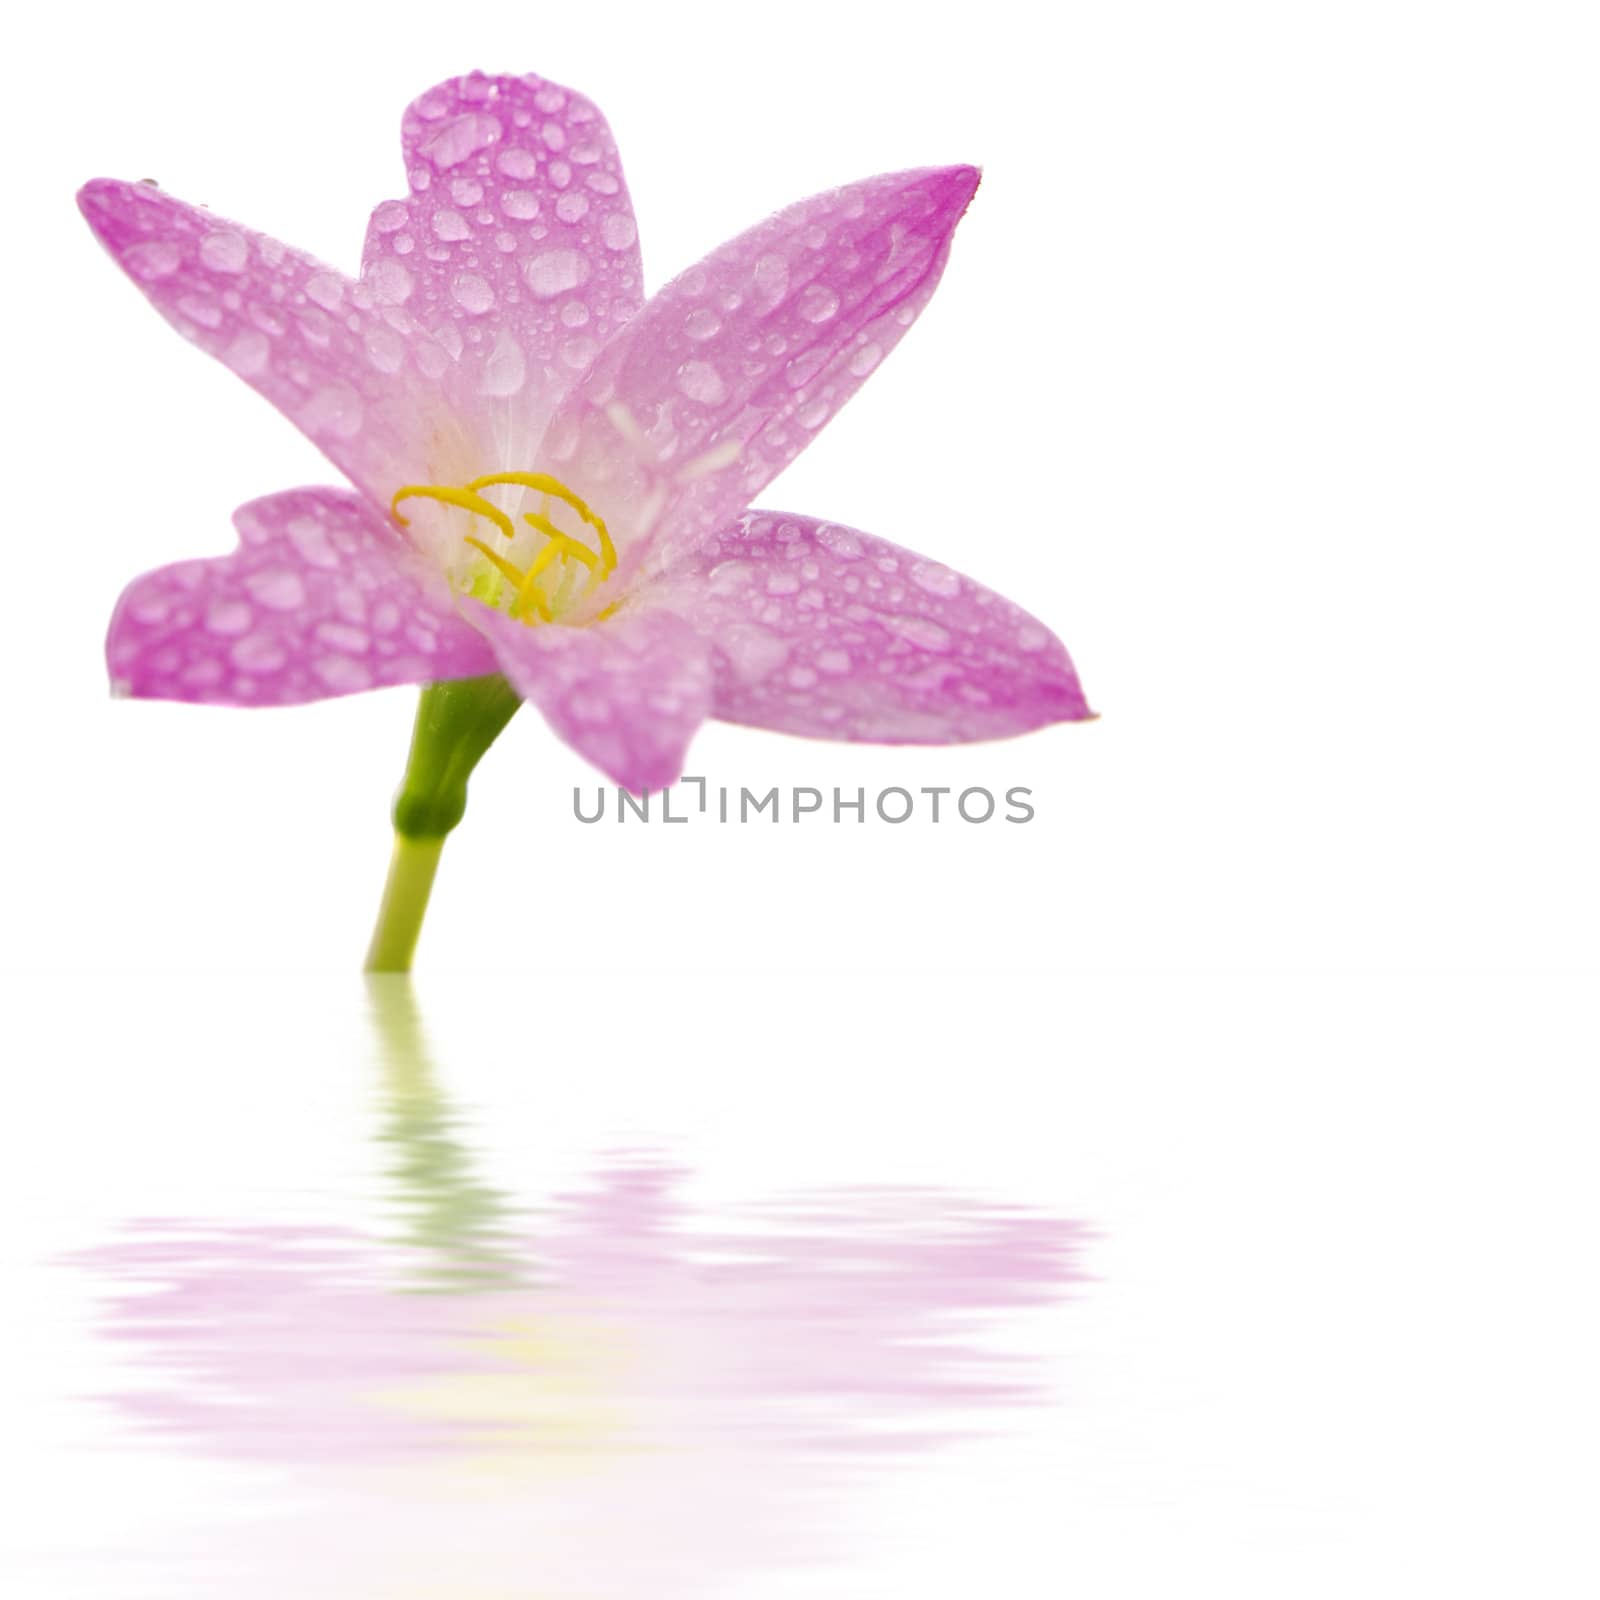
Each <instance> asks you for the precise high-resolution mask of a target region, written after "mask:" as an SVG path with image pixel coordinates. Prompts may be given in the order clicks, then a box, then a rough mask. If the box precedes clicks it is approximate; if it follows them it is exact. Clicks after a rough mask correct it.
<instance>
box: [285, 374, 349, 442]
mask: <svg viewBox="0 0 1600 1600" xmlns="http://www.w3.org/2000/svg"><path fill="white" fill-rule="evenodd" d="M362 415H363V412H362V405H361V396H360V395H358V394H357V393H356V392H355V390H354V389H352V388H351V387H350V385H349V384H347V383H335V384H329V385H328V387H327V388H325V389H318V390H317V392H316V393H315V394H314V395H312V397H311V400H310V402H309V404H308V405H307V406H306V408H305V410H304V411H303V412H301V414H300V421H301V425H302V426H303V427H304V428H305V430H306V432H307V433H310V434H319V433H322V434H328V435H330V436H331V437H332V438H335V439H353V438H355V436H356V435H357V434H358V433H360V432H361V422H362Z"/></svg>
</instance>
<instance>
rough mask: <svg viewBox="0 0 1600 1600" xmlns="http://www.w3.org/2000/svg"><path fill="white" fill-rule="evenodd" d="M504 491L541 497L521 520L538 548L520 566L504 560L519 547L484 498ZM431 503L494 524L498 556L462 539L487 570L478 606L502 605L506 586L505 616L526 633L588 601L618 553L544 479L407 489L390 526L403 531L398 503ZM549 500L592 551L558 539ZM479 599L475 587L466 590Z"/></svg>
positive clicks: (577, 506)
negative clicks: (486, 587) (587, 535)
mask: <svg viewBox="0 0 1600 1600" xmlns="http://www.w3.org/2000/svg"><path fill="white" fill-rule="evenodd" d="M499 484H505V485H508V486H511V487H514V488H519V489H531V490H532V491H533V492H534V493H535V494H538V495H541V496H542V497H543V499H542V502H541V504H540V507H539V509H538V510H537V511H524V512H523V513H522V514H521V515H522V520H523V521H524V522H526V523H527V524H528V526H529V527H530V528H532V529H533V530H534V532H535V533H536V534H537V535H539V536H540V537H541V538H542V540H543V543H542V544H540V545H539V546H538V547H537V548H535V549H534V550H533V551H532V552H531V556H530V558H529V559H528V560H527V563H526V565H524V566H518V565H517V564H516V562H514V561H513V560H512V559H511V558H510V555H509V552H510V550H511V548H512V546H513V545H515V544H516V542H517V537H518V529H517V525H516V523H515V522H513V521H512V519H511V514H510V513H509V512H507V511H503V510H501V508H500V507H499V506H497V505H495V504H494V503H493V502H492V501H490V500H487V499H485V498H484V494H483V491H484V490H485V489H491V488H494V487H495V486H496V485H499ZM413 499H417V500H433V501H436V502H438V503H439V504H440V505H445V506H455V507H457V508H459V509H460V510H462V511H466V512H470V513H471V515H473V516H474V517H481V518H483V519H484V520H485V521H487V522H491V523H493V524H494V526H495V527H496V528H498V529H499V531H500V532H501V534H503V535H504V536H505V540H506V544H505V547H504V548H503V549H500V550H496V549H492V548H491V547H490V546H489V545H487V544H485V543H484V542H483V540H482V539H479V538H477V537H476V536H475V535H473V534H464V535H463V536H462V537H463V539H464V540H465V542H466V543H467V544H469V545H470V546H471V547H472V548H473V549H474V550H476V551H477V552H478V553H479V554H480V555H481V556H482V557H483V558H484V560H485V561H487V562H488V563H489V566H490V568H492V569H493V571H492V574H490V578H491V582H490V592H489V593H488V594H485V595H480V598H482V599H487V600H489V601H491V603H493V602H497V601H498V600H500V599H501V598H503V597H504V592H505V591H504V585H503V584H502V582H501V580H502V579H503V580H504V583H505V584H509V585H510V604H509V605H508V606H507V608H506V609H507V610H508V611H509V613H510V614H511V615H512V616H513V617H517V618H519V619H520V620H521V621H523V622H526V623H528V624H529V625H530V626H531V625H532V624H534V623H539V622H554V621H556V620H557V619H558V618H559V617H561V616H562V615H563V614H564V613H565V612H567V611H568V610H570V609H571V608H572V607H573V606H574V605H576V604H577V603H578V602H579V601H581V600H584V599H586V598H587V597H588V596H589V595H590V594H592V593H593V592H594V591H595V590H596V589H598V588H599V587H600V585H601V584H603V583H604V582H605V581H606V580H607V579H608V578H609V577H610V576H611V574H612V573H613V572H614V571H615V570H616V565H617V550H616V546H615V545H614V544H612V542H611V535H610V534H609V533H608V532H607V531H606V525H605V523H604V521H603V520H602V519H601V518H600V517H599V516H598V515H597V514H596V513H595V512H594V511H592V510H590V508H589V506H588V505H587V504H586V503H585V502H584V501H583V500H582V499H580V498H579V497H578V496H577V495H576V494H574V493H573V491H572V490H571V489H569V488H568V487H567V486H566V484H564V483H563V482H562V481H561V480H560V479H559V478H553V477H551V476H550V474H549V473H547V472H490V473H486V474H485V475H484V476H483V477H481V478H473V479H472V480H471V481H470V482H469V483H464V484H461V485H460V486H457V485H455V484H448V483H409V484H407V485H406V486H405V487H404V488H403V489H399V490H397V491H396V492H395V496H394V499H393V500H391V501H390V503H389V506H390V510H391V511H392V512H393V514H394V519H395V521H396V522H398V523H399V524H400V526H401V527H402V528H404V527H407V526H408V525H409V520H410V519H409V518H407V517H403V516H401V514H400V502H401V501H402V500H413ZM552 500H558V501H560V502H561V503H562V504H563V505H566V506H569V507H571V509H572V510H573V511H574V512H575V513H576V514H577V516H578V518H579V520H580V521H581V522H583V523H584V524H585V525H586V526H587V527H589V528H591V529H593V530H594V536H595V543H596V545H597V547H598V548H596V549H590V548H589V546H588V545H587V544H585V543H584V542H583V540H582V539H578V538H575V537H573V535H571V534H569V533H563V532H562V531H561V529H560V528H558V527H557V526H556V525H555V523H554V522H553V521H552V520H551V505H550V502H551V501H552ZM470 588H471V590H472V592H474V593H476V592H477V588H478V586H477V584H475V583H474V584H473V585H471V586H470ZM620 604H621V602H620V601H616V602H613V603H612V604H611V605H609V606H607V607H606V609H605V610H604V611H602V612H600V613H599V616H598V617H596V619H595V620H596V621H598V620H599V618H600V617H608V616H610V615H611V613H612V612H613V611H615V610H616V609H617V606H618V605H620Z"/></svg>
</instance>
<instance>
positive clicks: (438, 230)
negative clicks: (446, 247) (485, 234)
mask: <svg viewBox="0 0 1600 1600" xmlns="http://www.w3.org/2000/svg"><path fill="white" fill-rule="evenodd" d="M430 226H431V227H432V228H433V236H434V238H435V239H448V240H455V239H470V238H471V237H472V227H471V225H470V224H469V223H468V221H467V219H466V218H465V217H464V216H462V215H461V213H460V212H459V211H450V210H443V211H435V212H434V214H433V221H432V223H431V224H430Z"/></svg>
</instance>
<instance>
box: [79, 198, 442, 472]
mask: <svg viewBox="0 0 1600 1600" xmlns="http://www.w3.org/2000/svg"><path fill="white" fill-rule="evenodd" d="M78 204H79V207H80V208H81V209H82V211H83V214H84V216H85V218H87V220H88V222H89V226H90V227H91V228H93V229H94V232H95V234H96V236H97V237H98V238H99V240H100V242H101V243H102V244H103V245H104V246H105V247H106V249H107V250H109V251H110V252H111V255H112V256H113V258H114V259H115V260H116V262H117V264H118V266H120V267H121V268H122V269H123V271H124V272H126V273H127V274H128V276H129V277H130V278H132V279H133V281H134V282H135V283H137V284H138V286H139V287H140V288H141V289H142V290H143V291H144V293H145V295H146V296H147V297H148V298H149V300H150V302H151V304H153V305H154V306H155V308H156V309H157V310H158V311H159V312H160V313H161V314H162V316H164V317H165V318H166V319H167V321H168V322H170V323H171V324H172V325H173V326H174V327H175V328H176V329H177V330H178V331H179V333H181V334H183V336H184V337H185V338H187V339H190V340H192V341H193V342H194V343H195V344H197V345H199V346H200V348H201V349H203V350H205V351H207V352H208V353H209V354H211V355H214V356H216V357H217V358H218V360H220V361H222V362H224V363H225V364H226V365H228V366H229V367H231V368H232V369H233V370H234V371H235V372H236V373H237V374H238V375H239V376H240V377H241V378H243V379H244V380H245V382H246V383H248V384H249V385H250V386H251V388H253V389H255V390H257V391H258V392H259V393H260V394H263V395H265V396H266V398H267V399H268V400H270V401H271V402H272V403H273V405H275V406H276V407H277V408H278V409H279V410H280V411H281V412H283V414H284V415H285V416H286V417H288V418H289V420H290V421H291V422H293V423H294V424H295V425H296V426H297V427H299V428H300V429H301V430H302V431H303V432H305V433H306V434H307V435H308V436H309V437H310V438H311V439H312V441H313V442H314V443H315V444H316V445H317V446H318V447H319V448H320V449H321V450H322V451H323V453H324V454H325V455H326V456H327V457H328V459H329V460H330V461H332V462H333V463H334V465H335V466H337V467H338V468H339V469H340V470H341V471H342V472H344V473H346V474H347V475H348V476H349V478H350V480H351V481H352V482H353V483H355V484H356V485H358V486H359V487H361V488H363V489H366V490H367V491H368V492H369V493H370V494H371V495H372V496H373V497H374V499H376V500H378V501H379V502H380V503H386V502H387V501H388V498H389V496H390V495H391V494H392V493H393V492H394V490H395V489H396V488H398V487H399V485H400V484H401V483H404V482H407V481H415V479H416V477H417V475H418V474H419V471H421V470H423V469H424V468H425V467H426V465H427V463H428V462H429V460H430V458H431V457H432V456H434V455H435V454H436V453H437V452H436V447H435V444H434V434H435V431H436V430H435V429H434V427H433V426H432V418H431V417H430V413H433V414H437V413H438V412H439V411H440V410H441V403H440V401H439V399H438V397H437V393H436V391H435V389H434V386H433V383H432V382H431V380H429V379H428V378H427V377H426V376H425V374H424V372H423V370H422V369H423V368H424V367H427V366H433V365H442V364H444V362H445V360H446V358H445V356H444V352H443V351H442V350H439V349H438V347H437V346H435V345H433V341H432V340H431V339H429V338H428V337H427V336H426V335H425V334H423V333H422V332H421V331H420V330H419V329H418V328H417V327H416V325H415V324H414V323H413V322H412V320H411V318H410V317H409V316H408V315H407V314H406V313H405V312H404V311H402V310H401V309H400V308H399V307H398V306H395V305H382V304H378V303H377V302H376V301H375V300H374V297H373V296H372V294H371V293H370V292H369V290H368V289H367V288H366V287H365V286H363V285H359V284H355V283H352V282H351V281H350V280H349V279H348V278H345V277H343V276H342V275H341V274H339V273H337V272H335V271H333V270H332V269H331V268H329V267H325V266H323V265H322V264H321V263H320V262H318V261H314V260H312V259H311V258H310V257H309V256H306V255H302V254H301V253H300V252H299V251H297V250H291V249H289V248H288V246H286V245H283V244H280V243H279V242H278V241H277V240H276V239H271V238H268V237H267V236H266V235H265V234H260V233H254V232H252V231H251V230H250V229H248V228H243V227H240V226H239V225H238V224H236V223H232V222H228V221H226V220H224V219H223V218H222V217H218V216H215V215H213V214H212V213H211V212H209V211H203V210H197V209H196V208H195V207H193V206H188V205H185V204H184V203H183V202H182V201H181V200H175V199H173V198H172V196H170V195H167V194H163V193H162V192H161V191H160V190H159V189H157V188H155V187H154V186H153V185H151V184H147V183H122V182H119V181H117V180H115V179H111V178H96V179H95V180H93V181H92V182H90V183H87V184H85V185H84V187H83V188H82V189H81V190H80V191H79V194H78ZM453 464H454V463H453V462H450V463H445V462H444V461H442V460H441V463H440V468H441V471H442V470H445V469H446V467H447V465H453Z"/></svg>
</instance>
